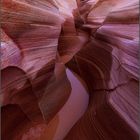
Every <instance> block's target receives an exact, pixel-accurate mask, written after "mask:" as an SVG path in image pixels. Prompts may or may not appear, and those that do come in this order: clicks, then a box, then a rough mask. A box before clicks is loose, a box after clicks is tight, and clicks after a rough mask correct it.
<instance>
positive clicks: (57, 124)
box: [22, 68, 89, 140]
mask: <svg viewBox="0 0 140 140" xmlns="http://www.w3.org/2000/svg"><path fill="white" fill-rule="evenodd" d="M66 73H67V77H68V79H69V80H70V83H71V87H72V91H71V93H70V96H69V98H68V100H67V102H66V103H65V104H64V106H63V107H62V108H61V109H60V111H59V112H58V113H57V114H56V115H55V117H54V118H53V119H52V120H51V121H50V122H49V124H48V125H47V126H44V125H38V127H35V128H32V129H31V130H29V131H27V132H26V133H25V134H24V135H23V137H22V140H30V139H37V140H63V139H64V138H65V136H66V135H67V134H68V132H69V131H70V129H71V128H72V127H73V125H74V124H75V123H76V122H77V121H78V120H79V119H80V118H81V117H82V115H83V114H84V113H85V111H86V109H87V106H88V101H89V94H88V92H87V87H86V86H85V83H84V82H83V80H82V79H81V78H80V77H79V76H78V75H77V74H74V73H73V72H71V71H70V70H69V69H68V68H67V69H66ZM58 96H59V95H58ZM42 126H44V128H43V129H42V131H43V133H42V131H41V128H42ZM35 133H38V134H35Z"/></svg>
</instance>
